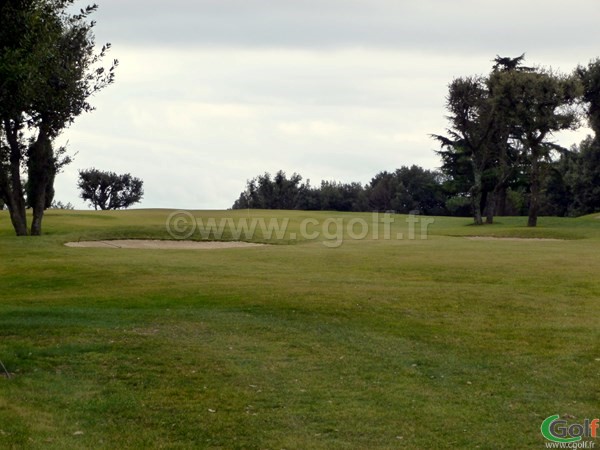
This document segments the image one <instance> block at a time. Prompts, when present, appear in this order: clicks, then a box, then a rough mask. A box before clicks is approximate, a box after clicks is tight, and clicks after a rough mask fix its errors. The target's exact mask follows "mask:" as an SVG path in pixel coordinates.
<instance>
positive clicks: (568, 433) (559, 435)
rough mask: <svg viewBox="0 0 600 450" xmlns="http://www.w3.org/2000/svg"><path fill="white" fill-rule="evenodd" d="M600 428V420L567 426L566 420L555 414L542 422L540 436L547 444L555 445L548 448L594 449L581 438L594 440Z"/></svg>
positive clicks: (592, 443) (587, 420) (592, 445)
mask: <svg viewBox="0 0 600 450" xmlns="http://www.w3.org/2000/svg"><path fill="white" fill-rule="evenodd" d="M599 427H600V419H593V420H590V419H585V420H584V421H583V423H574V424H571V425H569V424H568V423H567V421H566V420H564V419H561V417H560V416H559V415H558V414H556V415H554V416H550V417H547V418H546V419H545V420H544V421H543V422H542V426H541V427H540V430H541V432H542V436H544V438H546V439H547V440H548V441H550V442H549V443H547V445H546V446H547V447H550V445H549V444H550V443H555V444H556V445H553V446H552V447H550V448H594V442H592V441H585V442H582V439H583V438H591V439H595V438H596V437H597V436H598V428H599Z"/></svg>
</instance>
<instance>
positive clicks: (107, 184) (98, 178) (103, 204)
mask: <svg viewBox="0 0 600 450" xmlns="http://www.w3.org/2000/svg"><path fill="white" fill-rule="evenodd" d="M143 185H144V182H143V181H142V180H140V179H139V178H135V177H132V176H131V175H130V174H128V173H126V174H123V175H117V174H116V173H114V172H103V171H100V170H97V169H88V170H81V171H79V181H78V183H77V187H78V188H79V189H80V190H81V198H82V199H83V200H86V201H89V202H90V203H91V204H92V206H94V209H96V210H97V209H98V208H100V209H102V210H107V209H123V208H129V207H130V206H131V205H133V204H135V203H138V202H139V201H140V200H141V199H142V197H143V195H144V189H143Z"/></svg>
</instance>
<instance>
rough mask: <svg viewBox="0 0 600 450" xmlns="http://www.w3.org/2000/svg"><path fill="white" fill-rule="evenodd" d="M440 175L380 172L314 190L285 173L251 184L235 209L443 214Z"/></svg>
mask: <svg viewBox="0 0 600 450" xmlns="http://www.w3.org/2000/svg"><path fill="white" fill-rule="evenodd" d="M440 177H441V174H440V173H439V172H435V171H430V170H426V169H423V168H421V167H418V166H412V167H401V168H400V169H397V170H396V171H394V172H381V173H379V174H377V175H376V176H375V177H374V178H373V179H372V180H371V182H370V183H369V184H368V185H366V186H363V185H362V184H361V183H357V182H352V183H340V182H336V181H322V182H321V184H320V185H319V186H311V185H310V180H307V181H306V182H303V181H302V180H303V178H302V176H301V175H300V174H297V173H294V174H292V175H291V176H290V177H289V178H288V176H287V175H286V173H285V172H284V171H282V170H280V171H279V172H277V173H276V174H275V175H274V176H272V175H271V174H269V173H264V174H262V175H258V176H257V177H255V178H253V179H251V180H248V182H247V183H246V189H245V190H244V191H243V192H242V193H241V194H240V196H239V198H238V199H237V200H236V201H235V203H234V204H233V207H232V208H233V209H242V208H257V209H300V210H329V211H389V210H394V211H398V212H409V211H414V210H419V211H422V212H423V213H424V214H443V213H444V196H443V192H442V185H441V178H440Z"/></svg>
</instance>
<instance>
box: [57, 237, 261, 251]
mask: <svg viewBox="0 0 600 450" xmlns="http://www.w3.org/2000/svg"><path fill="white" fill-rule="evenodd" d="M65 245H66V246H67V247H77V248H145V249H159V250H214V249H220V248H246V247H262V246H264V245H265V244H253V243H250V242H239V241H229V242H217V241H202V242H199V241H159V240H144V239H120V240H108V241H81V242H67V243H66V244H65Z"/></svg>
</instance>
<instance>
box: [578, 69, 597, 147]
mask: <svg viewBox="0 0 600 450" xmlns="http://www.w3.org/2000/svg"><path fill="white" fill-rule="evenodd" d="M575 74H576V75H577V76H578V77H579V79H580V80H581V82H582V84H583V100H584V101H585V102H586V105H587V116H588V121H589V124H590V127H592V129H593V130H594V133H596V136H597V137H598V136H599V135H600V59H595V60H594V61H592V62H591V63H590V64H589V65H588V67H582V66H579V67H578V68H577V69H576V71H575Z"/></svg>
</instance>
